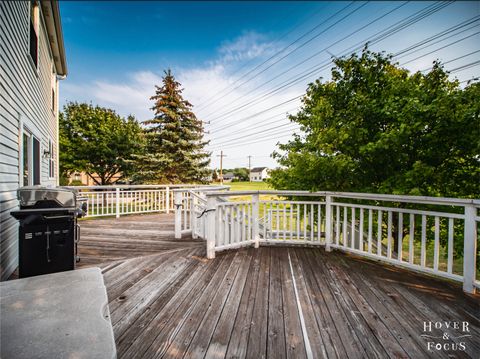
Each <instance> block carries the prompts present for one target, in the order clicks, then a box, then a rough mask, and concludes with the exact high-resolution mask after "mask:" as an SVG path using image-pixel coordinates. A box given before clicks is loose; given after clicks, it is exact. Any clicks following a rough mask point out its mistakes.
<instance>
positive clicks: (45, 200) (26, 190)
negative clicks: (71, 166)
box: [17, 186, 76, 208]
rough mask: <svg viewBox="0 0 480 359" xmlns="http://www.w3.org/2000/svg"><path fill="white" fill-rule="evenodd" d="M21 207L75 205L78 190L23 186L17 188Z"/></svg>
mask: <svg viewBox="0 0 480 359" xmlns="http://www.w3.org/2000/svg"><path fill="white" fill-rule="evenodd" d="M17 198H18V200H19V201H20V208H51V207H75V206H76V200H75V198H76V191H75V190H74V189H66V188H49V187H42V186H28V187H21V188H19V189H18V190H17Z"/></svg>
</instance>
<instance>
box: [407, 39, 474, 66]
mask: <svg viewBox="0 0 480 359" xmlns="http://www.w3.org/2000/svg"><path fill="white" fill-rule="evenodd" d="M478 34H480V31H477V32H475V33H473V34H471V35H468V36H465V37H464V38H462V39H460V40H455V41H452V42H450V43H448V44H447V45H444V46H442V47H439V48H437V49H435V50H432V51H430V52H427V53H426V54H423V55H420V56H417V57H415V58H414V59H411V60H408V61H406V62H404V63H403V64H401V65H400V66H404V65H406V64H408V63H410V62H412V61H415V60H418V59H420V58H422V57H425V56H428V55H431V54H433V53H434V52H437V51H439V50H443V49H446V48H447V47H450V46H452V45H456V44H458V43H459V42H462V41H465V40H467V39H469V38H471V37H472V36H475V35H478Z"/></svg>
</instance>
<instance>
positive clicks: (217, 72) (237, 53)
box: [60, 1, 480, 167]
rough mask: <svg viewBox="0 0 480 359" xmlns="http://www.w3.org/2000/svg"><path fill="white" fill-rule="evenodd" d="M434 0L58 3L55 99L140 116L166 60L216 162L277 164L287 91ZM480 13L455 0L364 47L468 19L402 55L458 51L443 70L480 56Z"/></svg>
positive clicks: (425, 58) (294, 103)
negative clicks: (60, 46) (62, 61)
mask: <svg viewBox="0 0 480 359" xmlns="http://www.w3.org/2000/svg"><path fill="white" fill-rule="evenodd" d="M436 4H440V3H434V2H408V3H407V2H354V3H350V2H314V1H308V2H287V1H283V2H273V1H268V2H254V1H246V2H220V1H213V2H200V1H197V2H154V1H147V2H133V1H132V2H128V1H123V2H113V1H106V2H85V1H80V2H71V1H63V2H60V9H61V15H62V21H63V30H64V39H65V46H66V51H67V62H68V68H69V75H68V77H67V79H66V80H64V81H63V82H62V84H61V90H60V96H61V104H64V103H65V102H66V101H87V102H92V103H94V104H100V105H102V106H106V107H109V108H112V109H114V110H116V111H117V112H118V113H120V114H122V115H128V114H133V115H135V116H136V118H137V119H138V120H140V121H141V120H145V119H147V118H149V117H150V116H151V112H150V110H149V107H151V103H150V101H149V100H148V98H149V97H150V96H151V95H153V91H154V85H155V84H156V83H160V81H161V76H162V73H163V70H164V69H166V68H171V69H172V71H173V72H174V74H175V75H176V77H177V78H178V79H179V81H180V82H181V83H182V84H183V87H184V88H185V90H184V95H185V97H186V98H187V99H188V100H189V101H190V102H192V103H193V104H194V106H195V107H194V109H195V111H196V113H197V116H198V117H199V118H201V119H202V120H204V121H206V122H207V124H206V129H207V131H209V133H208V134H207V135H206V137H207V139H210V140H211V145H210V146H209V150H211V151H212V152H213V156H212V166H213V167H216V166H218V159H217V157H216V155H217V154H218V153H219V151H220V150H221V149H224V152H225V153H226V154H227V157H226V159H225V166H226V167H233V166H245V165H246V164H247V157H246V156H247V155H252V156H253V165H255V166H260V165H268V166H274V165H275V163H274V161H273V160H272V159H270V158H269V154H270V153H271V152H272V151H273V150H274V149H275V144H276V142H278V141H282V142H284V141H287V140H288V138H289V136H290V134H291V133H292V132H293V131H295V130H296V126H295V125H292V124H289V123H288V121H287V120H286V117H285V114H286V113H287V112H288V113H293V112H295V109H296V108H298V105H299V99H296V100H295V99H294V98H295V97H298V96H300V95H301V94H302V93H304V91H305V89H306V87H307V84H308V83H309V82H311V81H312V80H314V79H316V78H318V77H319V76H322V77H324V78H326V79H328V77H329V72H330V71H329V68H330V66H329V65H328V62H329V60H330V58H331V55H332V54H333V55H336V56H338V55H342V54H343V53H345V51H347V50H348V49H349V48H352V47H353V46H354V45H356V44H361V43H362V41H363V42H364V40H366V39H368V38H369V37H372V36H373V35H375V34H378V33H385V31H386V29H387V28H388V27H389V26H392V25H393V24H395V23H397V22H400V21H404V20H405V19H406V18H407V17H408V16H414V15H415V14H416V13H418V12H419V11H422V9H425V8H427V7H428V6H435V5H436ZM479 15H480V2H478V1H477V2H456V3H453V4H450V5H448V6H446V7H444V8H442V9H440V10H438V11H436V12H434V13H432V14H431V15H429V16H427V17H425V18H424V19H422V20H419V21H418V22H416V23H415V24H412V25H410V26H406V27H405V28H404V29H403V30H401V31H398V32H396V33H395V34H393V35H391V36H388V37H386V38H385V39H384V40H382V41H379V42H378V43H376V44H373V45H372V46H371V48H372V49H373V50H377V51H386V52H389V53H396V52H399V51H400V50H403V49H406V48H408V47H409V46H411V45H412V44H415V43H418V42H419V41H421V40H424V39H426V38H428V37H431V36H433V35H435V34H438V33H440V32H441V31H444V30H448V29H450V28H452V27H453V26H455V25H457V24H461V23H462V22H465V21H467V20H471V21H473V22H471V24H469V25H468V26H467V25H465V26H463V27H461V28H459V29H458V30H456V31H454V32H449V33H448V34H446V35H444V36H443V37H439V38H438V39H437V40H435V41H436V43H433V41H432V42H430V43H427V44H426V45H425V47H421V48H417V49H414V50H412V51H410V52H407V53H405V54H402V55H401V57H400V56H399V57H398V59H397V60H398V61H399V62H400V64H403V63H405V65H404V67H406V68H408V69H410V70H412V71H418V70H423V69H426V68H428V67H429V66H431V63H432V61H433V60H434V59H437V58H438V59H440V60H442V61H444V62H446V61H451V60H454V61H451V62H449V63H448V64H447V65H446V68H447V69H456V68H458V67H460V66H462V65H465V64H470V63H472V62H475V61H478V59H479V55H480V52H477V51H478V50H480V45H479V44H480V41H479V40H480V37H479V35H478V34H476V33H477V32H478V31H480V26H479V25H480V21H479V20H480V19H478V18H474V17H475V16H479ZM428 45H430V46H428ZM427 46H428V47H427ZM441 47H444V48H443V49H440V48H441ZM464 55H465V56H464ZM460 56H464V57H462V58H461V59H457V60H455V59H456V58H458V57H460ZM417 57H418V59H417ZM269 59H270V60H269ZM266 60H267V62H266V63H265V64H263V65H261V64H262V63H263V62H265V61H266ZM412 60H413V61H412ZM322 64H326V66H323V68H322V66H321V65H322ZM259 65H260V67H258V68H257V69H255V67H256V66H259ZM267 66H270V67H268V68H267ZM315 68H318V70H317V71H314V69H315ZM479 68H480V66H473V67H471V68H468V69H464V70H461V69H460V70H459V71H458V72H456V73H454V74H452V77H457V78H458V79H460V80H461V81H463V80H466V79H470V78H472V77H475V76H477V75H478V74H479ZM252 69H253V71H252ZM311 69H313V70H312V71H311V72H312V73H310V74H309V72H310V70H311ZM249 71H251V72H249ZM245 74H246V75H245ZM303 74H305V76H303V77H302V78H301V76H302V75H303ZM242 76H243V77H242ZM295 79H300V80H299V81H294V80H295ZM284 84H288V86H286V85H285V86H284V88H279V87H280V86H282V85H284ZM239 85H240V86H239ZM276 89H278V90H276ZM275 90H276V91H275ZM272 91H274V92H273V93H271V92H272ZM292 99H293V100H292ZM252 101H253V103H252V104H251V105H248V106H247V105H246V104H248V103H251V102H252ZM287 101H288V102H287ZM283 102H286V103H285V104H284V105H280V104H281V103H283ZM243 105H246V106H244V107H242V106H243ZM274 106H276V107H275V108H273V109H271V110H270V108H271V107H274ZM208 121H210V123H208Z"/></svg>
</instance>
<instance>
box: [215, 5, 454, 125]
mask: <svg viewBox="0 0 480 359" xmlns="http://www.w3.org/2000/svg"><path fill="white" fill-rule="evenodd" d="M450 3H451V2H449V3H443V4H439V5H437V6H436V7H435V8H432V7H431V6H429V7H426V8H424V9H422V10H420V11H418V12H416V13H414V14H412V15H410V16H409V17H407V18H405V19H403V20H400V21H398V22H397V23H395V24H394V25H392V26H390V27H388V28H387V29H386V30H384V31H383V33H382V31H380V32H377V33H376V34H374V35H373V36H371V37H370V39H372V38H373V37H374V36H376V37H375V38H374V40H373V41H371V42H370V43H372V42H373V43H375V42H377V41H382V40H384V39H386V38H387V37H389V36H391V35H393V34H394V33H396V32H397V31H400V30H403V29H404V28H405V27H407V26H410V25H412V24H413V23H415V22H417V21H420V20H421V19H423V18H425V17H426V16H429V15H431V14H432V13H433V12H435V11H439V10H440V9H442V8H444V7H445V6H448V5H449V4H450ZM412 21H413V22H412ZM445 31H446V30H445ZM387 35H388V36H387ZM363 41H365V40H363ZM363 41H361V42H360V43H361V44H362V46H361V47H363V43H364V42H363ZM355 46H357V49H359V48H361V47H360V46H358V45H355ZM330 62H331V61H330V60H329V61H328V62H327V63H326V64H325V65H324V66H328V64H329V63H330ZM320 67H323V65H322V66H320ZM295 81H298V79H297V80H295ZM281 87H285V85H284V86H281ZM274 91H278V89H277V90H274ZM255 101H256V100H253V101H251V102H250V104H251V103H253V102H255ZM241 120H245V118H244V119H241ZM234 122H236V120H234V121H229V122H228V123H227V124H225V125H224V126H221V127H219V128H216V129H214V130H213V131H214V132H215V133H216V132H220V131H222V130H224V129H227V128H229V127H230V125H231V124H232V123H234Z"/></svg>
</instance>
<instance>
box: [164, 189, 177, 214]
mask: <svg viewBox="0 0 480 359" xmlns="http://www.w3.org/2000/svg"><path fill="white" fill-rule="evenodd" d="M165 190H166V193H165V211H166V212H167V213H170V186H167V187H166V188H165ZM174 201H175V198H174Z"/></svg>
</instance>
